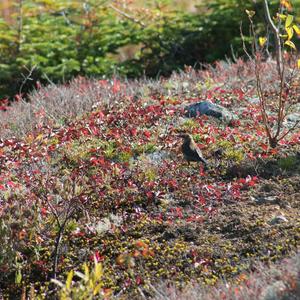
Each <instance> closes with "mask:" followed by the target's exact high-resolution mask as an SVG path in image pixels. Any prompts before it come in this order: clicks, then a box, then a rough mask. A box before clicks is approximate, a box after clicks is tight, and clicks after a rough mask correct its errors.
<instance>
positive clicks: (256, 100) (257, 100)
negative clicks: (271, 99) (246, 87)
mask: <svg viewBox="0 0 300 300" xmlns="http://www.w3.org/2000/svg"><path fill="white" fill-rule="evenodd" d="M248 101H249V102H250V103H251V104H259V98H258V97H254V98H249V99H248Z"/></svg>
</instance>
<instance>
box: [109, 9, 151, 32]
mask: <svg viewBox="0 0 300 300" xmlns="http://www.w3.org/2000/svg"><path fill="white" fill-rule="evenodd" d="M108 7H110V8H111V9H113V10H114V11H116V12H117V13H118V14H120V15H122V16H123V17H125V18H126V19H128V20H130V21H132V22H134V23H136V24H139V25H140V26H142V27H143V28H145V27H146V25H145V24H144V23H143V22H142V21H141V20H138V19H136V18H135V17H133V16H131V15H129V14H127V13H126V12H124V11H122V10H120V9H118V8H117V7H115V6H113V5H112V4H109V5H108Z"/></svg>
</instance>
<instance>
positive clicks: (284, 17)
mask: <svg viewBox="0 0 300 300" xmlns="http://www.w3.org/2000/svg"><path fill="white" fill-rule="evenodd" d="M277 17H278V18H279V19H281V20H285V19H286V15H283V14H278V13H277Z"/></svg>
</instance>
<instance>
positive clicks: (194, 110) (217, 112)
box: [184, 101, 237, 122]
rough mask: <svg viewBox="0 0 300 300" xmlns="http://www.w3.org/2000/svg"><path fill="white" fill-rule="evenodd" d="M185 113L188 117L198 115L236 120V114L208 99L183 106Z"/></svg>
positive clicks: (227, 120) (228, 120)
mask: <svg viewBox="0 0 300 300" xmlns="http://www.w3.org/2000/svg"><path fill="white" fill-rule="evenodd" d="M184 110H185V115H186V116H187V117H189V118H196V117H198V116H199V115H207V116H212V117H215V118H217V119H222V120H225V121H226V122H230V121H232V120H236V119H237V116H236V115H234V114H233V113H231V112H230V111H229V110H228V109H226V108H225V107H223V106H221V105H218V104H214V103H211V102H208V101H201V102H197V103H194V104H191V105H189V106H186V107H185V109H184Z"/></svg>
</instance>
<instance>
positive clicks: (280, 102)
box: [242, 0, 300, 148]
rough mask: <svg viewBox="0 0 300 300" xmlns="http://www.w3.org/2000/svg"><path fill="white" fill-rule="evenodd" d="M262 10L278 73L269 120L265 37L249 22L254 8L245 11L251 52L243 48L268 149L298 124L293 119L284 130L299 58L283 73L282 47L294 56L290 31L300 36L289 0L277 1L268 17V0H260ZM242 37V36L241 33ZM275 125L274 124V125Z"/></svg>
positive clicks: (284, 60)
mask: <svg viewBox="0 0 300 300" xmlns="http://www.w3.org/2000/svg"><path fill="white" fill-rule="evenodd" d="M263 5H264V12H265V17H266V21H267V24H268V26H269V27H270V28H271V32H272V34H273V39H274V44H275V57H276V67H277V75H278V81H277V82H278V90H279V91H278V95H277V96H278V98H277V103H276V110H277V111H276V116H275V120H274V119H273V121H270V113H269V112H268V110H267V108H268V97H267V96H266V93H265V90H264V88H263V85H264V84H263V77H262V76H263V75H264V74H263V73H262V72H263V68H262V59H263V57H264V54H265V52H266V51H267V50H268V49H267V45H268V43H267V41H268V38H267V37H257V35H256V30H255V26H254V22H253V16H254V15H255V12H254V11H248V10H246V13H247V15H248V18H249V21H250V32H251V34H252V35H253V43H252V52H253V53H252V55H250V54H249V52H248V51H247V50H246V47H245V45H244V50H245V52H246V54H247V55H248V58H250V59H251V60H252V61H253V62H254V68H255V76H256V90H257V94H258V98H259V107H260V112H261V116H262V121H263V125H264V128H265V133H266V136H267V138H268V142H269V145H270V147H271V148H276V147H277V145H278V142H279V141H280V140H282V139H283V138H284V137H286V136H287V135H288V134H289V133H290V132H292V131H293V130H294V129H295V128H296V127H297V126H298V124H299V121H297V122H295V123H294V125H293V126H292V127H291V128H289V129H285V128H284V126H283V122H284V120H285V118H286V116H287V113H288V109H289V106H290V101H289V94H290V91H291V86H292V81H293V80H294V79H295V77H296V70H297V69H299V67H300V60H299V59H298V60H296V61H294V64H293V65H292V70H291V72H290V74H289V75H287V74H286V73H287V72H286V67H287V66H290V65H289V62H288V59H287V58H286V57H285V55H284V54H285V53H284V47H287V48H288V49H289V50H290V51H291V53H290V55H294V57H297V55H296V54H297V53H296V52H297V48H296V46H295V44H294V43H293V41H292V39H293V37H294V33H296V34H297V35H300V28H299V27H298V26H297V24H296V23H295V18H294V16H293V15H292V14H290V12H291V11H292V4H291V1H289V0H281V1H280V6H279V12H278V13H277V16H276V18H275V20H276V24H275V23H274V19H272V17H271V15H270V11H269V5H268V1H267V0H264V1H263ZM242 38H243V36H242ZM274 125H275V126H274Z"/></svg>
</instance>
